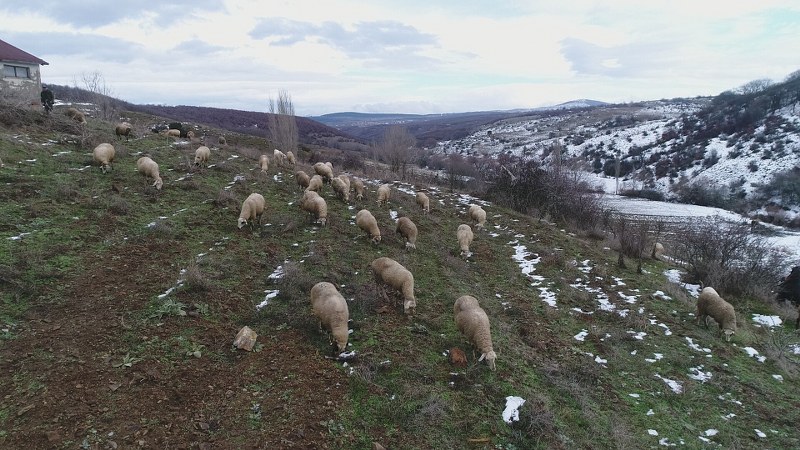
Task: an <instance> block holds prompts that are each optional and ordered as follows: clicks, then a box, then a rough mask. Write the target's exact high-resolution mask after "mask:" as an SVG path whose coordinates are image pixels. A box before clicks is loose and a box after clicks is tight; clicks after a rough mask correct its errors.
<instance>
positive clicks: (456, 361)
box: [450, 347, 467, 367]
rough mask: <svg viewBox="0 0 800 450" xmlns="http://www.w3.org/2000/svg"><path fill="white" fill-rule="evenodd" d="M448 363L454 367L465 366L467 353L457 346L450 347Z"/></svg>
mask: <svg viewBox="0 0 800 450" xmlns="http://www.w3.org/2000/svg"><path fill="white" fill-rule="evenodd" d="M450 364H452V365H454V366H456V367H467V355H466V354H464V350H461V349H460V348H458V347H453V348H451V349H450Z"/></svg>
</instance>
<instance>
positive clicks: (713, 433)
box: [705, 428, 719, 437]
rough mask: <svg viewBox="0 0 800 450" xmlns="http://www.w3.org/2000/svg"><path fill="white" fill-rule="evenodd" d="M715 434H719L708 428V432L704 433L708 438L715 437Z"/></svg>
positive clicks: (717, 431)
mask: <svg viewBox="0 0 800 450" xmlns="http://www.w3.org/2000/svg"><path fill="white" fill-rule="evenodd" d="M717 434H719V430H716V429H714V428H709V429H708V430H706V431H705V435H706V436H708V437H711V436H716V435H717Z"/></svg>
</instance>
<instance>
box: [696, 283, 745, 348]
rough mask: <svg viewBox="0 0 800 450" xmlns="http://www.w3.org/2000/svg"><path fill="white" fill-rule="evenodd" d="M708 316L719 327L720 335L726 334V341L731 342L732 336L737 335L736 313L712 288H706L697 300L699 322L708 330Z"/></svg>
mask: <svg viewBox="0 0 800 450" xmlns="http://www.w3.org/2000/svg"><path fill="white" fill-rule="evenodd" d="M708 316H711V317H712V318H713V319H714V320H715V321H716V322H717V324H718V325H719V334H720V335H722V333H723V332H724V333H725V340H726V341H730V340H731V335H733V334H735V333H736V311H734V309H733V305H731V304H730V303H728V302H726V301H725V299H723V298H722V297H720V296H719V294H717V291H715V290H714V288H712V287H704V288H703V290H702V291H700V296H699V297H698V298H697V321H698V322H700V321H702V322H703V323H704V324H705V326H706V328H708Z"/></svg>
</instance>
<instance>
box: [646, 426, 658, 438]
mask: <svg viewBox="0 0 800 450" xmlns="http://www.w3.org/2000/svg"><path fill="white" fill-rule="evenodd" d="M647 434H649V435H650V436H658V431H656V430H654V429H652V428H651V429H649V430H647Z"/></svg>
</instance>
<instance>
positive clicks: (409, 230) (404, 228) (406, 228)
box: [395, 217, 417, 250]
mask: <svg viewBox="0 0 800 450" xmlns="http://www.w3.org/2000/svg"><path fill="white" fill-rule="evenodd" d="M395 232H397V233H398V234H400V236H403V237H404V238H405V240H406V248H410V249H413V250H416V249H417V226H416V225H414V222H412V221H411V219H409V218H408V217H401V218H399V219H397V229H396V230H395Z"/></svg>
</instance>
